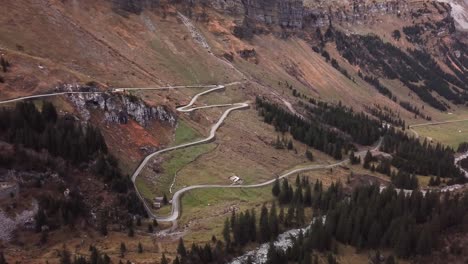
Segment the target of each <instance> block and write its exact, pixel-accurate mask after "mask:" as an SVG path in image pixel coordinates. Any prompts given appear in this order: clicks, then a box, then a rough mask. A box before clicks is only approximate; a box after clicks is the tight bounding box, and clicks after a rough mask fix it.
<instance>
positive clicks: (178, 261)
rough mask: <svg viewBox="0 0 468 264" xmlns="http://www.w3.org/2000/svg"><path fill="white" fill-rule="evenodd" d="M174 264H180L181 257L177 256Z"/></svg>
mask: <svg viewBox="0 0 468 264" xmlns="http://www.w3.org/2000/svg"><path fill="white" fill-rule="evenodd" d="M172 264H180V260H179V256H177V257H176V258H175V259H174V261H172Z"/></svg>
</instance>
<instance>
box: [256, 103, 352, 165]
mask: <svg viewBox="0 0 468 264" xmlns="http://www.w3.org/2000/svg"><path fill="white" fill-rule="evenodd" d="M256 105H257V110H258V112H259V114H260V116H262V117H263V121H264V122H266V123H268V124H271V125H273V126H274V127H275V130H276V131H279V132H281V133H286V132H289V133H291V135H292V136H293V138H294V139H295V140H298V141H300V142H302V143H304V144H306V145H308V146H310V147H313V148H315V149H318V150H320V151H322V152H325V153H327V154H329V155H330V156H332V157H334V158H335V159H341V158H342V152H343V149H347V148H349V147H350V144H349V141H347V140H345V139H344V138H343V137H341V136H340V135H338V133H336V132H334V131H331V130H328V129H326V128H324V127H323V126H321V125H320V124H319V123H318V122H315V121H307V120H304V119H302V118H300V117H298V116H296V115H294V114H291V113H289V112H288V111H285V110H283V109H282V108H280V107H278V106H277V105H275V104H272V103H269V102H267V101H266V100H264V99H262V98H260V97H257V99H256Z"/></svg>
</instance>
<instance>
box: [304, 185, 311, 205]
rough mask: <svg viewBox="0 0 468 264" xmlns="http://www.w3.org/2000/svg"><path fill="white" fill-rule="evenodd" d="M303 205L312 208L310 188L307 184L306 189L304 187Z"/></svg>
mask: <svg viewBox="0 0 468 264" xmlns="http://www.w3.org/2000/svg"><path fill="white" fill-rule="evenodd" d="M304 205H305V206H312V189H311V187H310V184H307V185H306V187H305V193H304Z"/></svg>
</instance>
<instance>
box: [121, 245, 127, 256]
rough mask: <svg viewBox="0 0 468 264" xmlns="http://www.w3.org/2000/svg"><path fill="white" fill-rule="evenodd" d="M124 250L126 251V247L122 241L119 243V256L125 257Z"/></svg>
mask: <svg viewBox="0 0 468 264" xmlns="http://www.w3.org/2000/svg"><path fill="white" fill-rule="evenodd" d="M125 252H127V247H126V246H125V243H124V242H121V243H120V257H121V258H123V257H125Z"/></svg>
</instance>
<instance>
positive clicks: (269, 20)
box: [243, 0, 305, 28]
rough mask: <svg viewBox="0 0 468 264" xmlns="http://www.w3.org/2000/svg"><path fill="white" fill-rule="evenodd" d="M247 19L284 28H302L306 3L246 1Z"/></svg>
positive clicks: (276, 0)
mask: <svg viewBox="0 0 468 264" xmlns="http://www.w3.org/2000/svg"><path fill="white" fill-rule="evenodd" d="M243 3H244V8H245V15H246V18H248V19H251V20H254V21H258V22H262V23H265V24H267V25H279V26H282V27H290V28H302V21H303V18H304V10H305V8H304V3H303V1H302V0H245V1H243Z"/></svg>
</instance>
